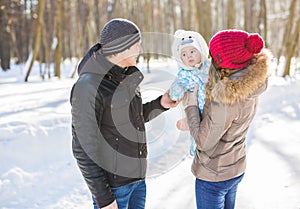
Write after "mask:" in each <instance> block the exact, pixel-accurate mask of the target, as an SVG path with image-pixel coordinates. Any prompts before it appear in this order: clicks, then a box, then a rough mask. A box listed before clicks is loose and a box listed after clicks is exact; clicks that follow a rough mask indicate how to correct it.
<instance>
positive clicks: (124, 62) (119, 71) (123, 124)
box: [71, 19, 178, 209]
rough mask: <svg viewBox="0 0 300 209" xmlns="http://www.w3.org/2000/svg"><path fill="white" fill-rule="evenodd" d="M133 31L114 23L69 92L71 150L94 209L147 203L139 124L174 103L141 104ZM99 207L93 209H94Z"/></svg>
mask: <svg viewBox="0 0 300 209" xmlns="http://www.w3.org/2000/svg"><path fill="white" fill-rule="evenodd" d="M140 39H141V34H140V31H139V29H138V27H137V26H136V25H135V24H134V23H132V22H130V21H128V20H126V19H113V20H111V21H109V22H108V23H107V24H106V25H105V26H104V28H103V29H102V31H101V34H100V43H97V44H96V45H94V46H93V47H92V48H91V49H90V50H89V51H88V52H87V54H86V55H85V56H84V58H83V59H82V61H81V63H80V64H79V67H78V74H79V78H78V80H77V82H76V83H75V84H74V86H73V88H72V92H71V104H72V136H73V142H72V148H73V154H74V157H75V158H76V160H77V163H78V166H79V168H80V171H81V173H82V175H83V177H84V179H85V181H86V183H87V185H88V187H89V189H90V191H91V193H92V195H93V200H94V208H103V209H104V208H105V209H116V208H118V209H123V208H124V209H126V208H135V209H140V208H144V207H145V199H146V185H145V174H146V167H147V164H146V158H147V145H146V137H145V126H144V123H145V122H147V121H149V120H151V119H153V118H154V117H156V116H157V115H159V114H160V113H162V112H163V111H165V110H167V109H169V108H172V107H176V106H177V104H178V103H177V102H174V101H172V100H171V99H170V97H169V94H168V93H165V94H164V95H163V96H160V97H158V98H157V99H155V100H153V101H151V102H148V103H146V104H142V99H141V96H140V92H139V88H138V85H139V84H140V83H141V81H142V79H143V75H142V73H141V72H140V71H139V69H138V68H136V67H135V65H136V60H137V57H138V56H139V54H141V53H142V46H141V40H140ZM97 206H98V207H97Z"/></svg>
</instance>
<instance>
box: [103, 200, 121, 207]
mask: <svg viewBox="0 0 300 209" xmlns="http://www.w3.org/2000/svg"><path fill="white" fill-rule="evenodd" d="M100 209H118V205H117V201H116V200H115V201H113V202H112V203H111V204H109V205H108V206H105V207H104V208H100Z"/></svg>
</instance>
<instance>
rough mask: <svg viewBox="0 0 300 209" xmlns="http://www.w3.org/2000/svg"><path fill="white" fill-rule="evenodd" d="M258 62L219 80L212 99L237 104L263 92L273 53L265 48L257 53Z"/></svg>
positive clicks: (213, 90) (212, 92) (212, 91)
mask: <svg viewBox="0 0 300 209" xmlns="http://www.w3.org/2000/svg"><path fill="white" fill-rule="evenodd" d="M255 57H256V59H257V60H256V62H255V63H254V64H250V65H248V66H247V67H246V68H245V69H243V70H241V71H239V72H238V73H235V74H233V75H231V76H230V77H224V78H223V79H222V80H218V81H217V83H216V85H215V86H214V87H213V89H212V90H211V93H210V95H211V100H213V101H215V102H218V103H223V104H229V105H232V104H235V103H238V102H240V101H244V100H245V99H247V98H249V97H251V96H255V95H258V94H261V93H262V92H263V91H264V90H265V89H266V81H267V78H268V71H269V61H270V59H271V57H272V56H271V53H270V52H269V51H268V50H267V49H264V50H262V51H261V52H260V53H259V54H257V55H255Z"/></svg>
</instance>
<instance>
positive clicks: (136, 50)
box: [122, 41, 143, 66]
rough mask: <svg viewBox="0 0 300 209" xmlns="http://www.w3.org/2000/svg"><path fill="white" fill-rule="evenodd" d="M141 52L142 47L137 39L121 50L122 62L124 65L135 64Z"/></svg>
mask: <svg viewBox="0 0 300 209" xmlns="http://www.w3.org/2000/svg"><path fill="white" fill-rule="evenodd" d="M142 53H143V48H142V44H141V42H140V41H139V42H137V43H135V44H134V45H133V46H131V47H130V48H129V49H127V50H125V51H124V52H123V61H122V63H123V64H124V65H126V66H135V65H136V61H137V58H138V56H139V55H140V54H142Z"/></svg>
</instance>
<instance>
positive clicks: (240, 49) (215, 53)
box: [209, 30, 264, 69]
mask: <svg viewBox="0 0 300 209" xmlns="http://www.w3.org/2000/svg"><path fill="white" fill-rule="evenodd" d="M263 48H264V41H263V39H262V37H261V36H260V35H259V34H257V33H252V34H249V33H247V32H245V31H241V30H223V31H220V32H218V33H216V34H215V35H214V36H213V37H212V39H211V40H210V43H209V50H210V54H211V56H212V58H213V59H214V61H215V62H216V63H217V65H219V66H220V67H222V68H229V69H238V68H242V67H245V66H247V65H248V64H249V63H250V61H251V58H252V57H253V56H254V55H255V54H258V53H260V52H261V50H262V49H263Z"/></svg>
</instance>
